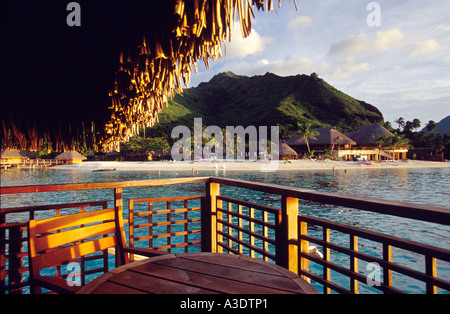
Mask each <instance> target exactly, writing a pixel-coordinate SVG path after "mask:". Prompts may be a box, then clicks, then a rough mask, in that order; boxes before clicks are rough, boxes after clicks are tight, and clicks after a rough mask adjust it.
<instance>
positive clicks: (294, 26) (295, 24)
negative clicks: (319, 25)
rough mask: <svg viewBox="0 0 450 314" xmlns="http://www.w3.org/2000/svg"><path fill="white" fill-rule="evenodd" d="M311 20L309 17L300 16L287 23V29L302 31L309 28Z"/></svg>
mask: <svg viewBox="0 0 450 314" xmlns="http://www.w3.org/2000/svg"><path fill="white" fill-rule="evenodd" d="M311 24H312V19H311V18H310V17H309V16H305V15H301V16H297V17H295V18H293V19H292V20H290V21H289V28H290V29H291V30H303V29H305V28H308V27H310V26H311Z"/></svg>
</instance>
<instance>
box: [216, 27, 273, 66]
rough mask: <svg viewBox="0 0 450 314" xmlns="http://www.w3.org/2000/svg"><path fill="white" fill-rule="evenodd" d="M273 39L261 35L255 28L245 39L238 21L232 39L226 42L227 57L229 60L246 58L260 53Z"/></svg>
mask: <svg viewBox="0 0 450 314" xmlns="http://www.w3.org/2000/svg"><path fill="white" fill-rule="evenodd" d="M272 40H273V38H272V37H263V36H261V35H260V34H259V33H258V32H257V31H256V30H255V29H253V30H252V32H251V33H250V35H249V36H248V37H247V38H245V39H244V38H242V34H241V26H240V24H239V23H236V24H235V26H234V30H233V34H232V41H231V42H227V43H226V50H225V51H226V55H225V58H226V59H227V60H228V59H233V58H245V57H247V56H249V55H260V54H262V53H263V52H264V50H265V49H266V46H267V44H268V43H270V42H271V41H272Z"/></svg>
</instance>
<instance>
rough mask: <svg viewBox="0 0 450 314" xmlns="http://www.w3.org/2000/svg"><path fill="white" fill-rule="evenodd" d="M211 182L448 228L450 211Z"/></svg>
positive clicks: (284, 188)
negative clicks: (436, 224) (431, 223)
mask: <svg viewBox="0 0 450 314" xmlns="http://www.w3.org/2000/svg"><path fill="white" fill-rule="evenodd" d="M211 182H214V183H219V184H223V185H228V186H235V187H240V188H244V189H250V190H254V191H261V192H265V193H270V194H277V195H281V196H285V197H294V198H298V199H302V200H308V201H313V202H319V203H324V204H330V205H337V206H344V207H351V208H355V209H361V210H366V211H371V212H376V213H380V214H386V215H392V216H398V217H403V218H410V219H417V220H421V221H428V222H434V223H438V224H443V225H450V208H445V207H438V206H430V205H420V204H411V203H406V202H399V201H389V200H382V199H377V198H371V197H363V196H354V195H344V194H338V193H330V192H321V191H314V190H308V189H303V188H297V187H289V186H280V185H276V184H267V183H259V182H249V181H243V180H236V179H225V178H216V177H212V178H211Z"/></svg>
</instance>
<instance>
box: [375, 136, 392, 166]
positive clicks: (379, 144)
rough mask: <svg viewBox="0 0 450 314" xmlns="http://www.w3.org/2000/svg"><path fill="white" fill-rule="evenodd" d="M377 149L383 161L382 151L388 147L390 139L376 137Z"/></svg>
mask: <svg viewBox="0 0 450 314" xmlns="http://www.w3.org/2000/svg"><path fill="white" fill-rule="evenodd" d="M374 139H375V147H376V148H378V157H379V160H380V161H381V149H382V148H383V147H386V146H387V144H388V142H389V137H388V136H387V135H380V136H378V137H376V136H374Z"/></svg>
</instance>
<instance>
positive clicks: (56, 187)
mask: <svg viewBox="0 0 450 314" xmlns="http://www.w3.org/2000/svg"><path fill="white" fill-rule="evenodd" d="M209 179H210V178H209V177H198V178H176V179H154V180H136V181H114V182H92V183H69V184H50V185H24V186H5V187H0V195H3V194H19V193H40V192H62V191H82V190H99V189H115V188H135V187H141V186H161V185H176V184H191V183H206V182H208V181H209Z"/></svg>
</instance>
